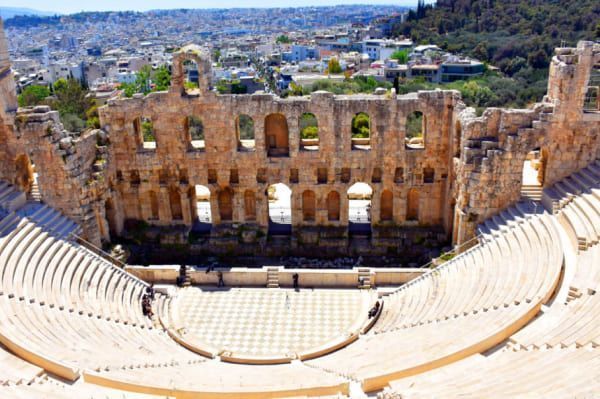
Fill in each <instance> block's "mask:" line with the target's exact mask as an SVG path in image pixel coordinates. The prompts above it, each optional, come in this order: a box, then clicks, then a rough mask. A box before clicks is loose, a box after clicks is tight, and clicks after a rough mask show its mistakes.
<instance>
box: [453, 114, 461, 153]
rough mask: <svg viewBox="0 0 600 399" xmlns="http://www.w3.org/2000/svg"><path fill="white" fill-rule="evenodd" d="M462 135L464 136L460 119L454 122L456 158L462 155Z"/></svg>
mask: <svg viewBox="0 0 600 399" xmlns="http://www.w3.org/2000/svg"><path fill="white" fill-rule="evenodd" d="M461 137H462V125H461V124H460V121H456V123H455V124H454V157H455V158H458V157H460V150H461V148H460V144H461V143H460V140H461Z"/></svg>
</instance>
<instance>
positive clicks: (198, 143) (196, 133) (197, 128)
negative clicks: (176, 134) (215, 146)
mask: <svg viewBox="0 0 600 399" xmlns="http://www.w3.org/2000/svg"><path fill="white" fill-rule="evenodd" d="M185 131H186V135H187V141H188V143H190V147H191V148H193V149H195V150H203V149H204V148H205V147H206V144H205V138H204V123H203V122H202V119H201V118H200V117H199V116H195V115H190V116H188V117H186V118H185Z"/></svg>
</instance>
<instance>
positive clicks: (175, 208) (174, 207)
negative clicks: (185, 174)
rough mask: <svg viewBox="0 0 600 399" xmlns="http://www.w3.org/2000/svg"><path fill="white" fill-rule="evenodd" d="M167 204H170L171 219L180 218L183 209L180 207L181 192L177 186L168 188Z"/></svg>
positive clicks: (181, 217)
mask: <svg viewBox="0 0 600 399" xmlns="http://www.w3.org/2000/svg"><path fill="white" fill-rule="evenodd" d="M169 204H170V205H171V218H172V219H173V220H182V219H183V211H182V208H181V194H180V193H179V189H178V188H177V187H171V188H170V189H169Z"/></svg>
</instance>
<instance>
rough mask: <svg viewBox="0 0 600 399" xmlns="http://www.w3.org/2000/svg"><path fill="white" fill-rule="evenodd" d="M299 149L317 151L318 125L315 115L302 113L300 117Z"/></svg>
mask: <svg viewBox="0 0 600 399" xmlns="http://www.w3.org/2000/svg"><path fill="white" fill-rule="evenodd" d="M298 124H299V127H300V149H302V150H306V151H315V150H318V149H319V124H318V122H317V117H316V116H315V114H311V113H304V114H302V115H301V116H300V120H299V123H298Z"/></svg>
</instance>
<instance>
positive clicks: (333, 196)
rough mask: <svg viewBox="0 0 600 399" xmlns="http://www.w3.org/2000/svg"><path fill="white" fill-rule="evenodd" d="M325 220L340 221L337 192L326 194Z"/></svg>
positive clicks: (338, 195)
mask: <svg viewBox="0 0 600 399" xmlns="http://www.w3.org/2000/svg"><path fill="white" fill-rule="evenodd" d="M327 220H329V221H336V220H340V193H338V192H337V191H331V192H329V194H327Z"/></svg>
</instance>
